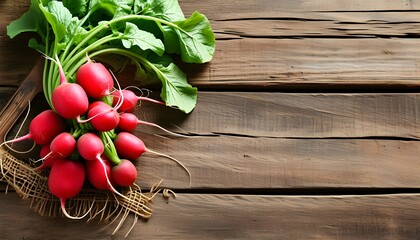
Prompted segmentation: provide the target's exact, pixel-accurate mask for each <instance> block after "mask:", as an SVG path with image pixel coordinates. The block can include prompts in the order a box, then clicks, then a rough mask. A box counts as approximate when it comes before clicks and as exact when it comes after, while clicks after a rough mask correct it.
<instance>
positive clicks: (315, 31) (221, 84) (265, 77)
mask: <svg viewBox="0 0 420 240" xmlns="http://www.w3.org/2000/svg"><path fill="white" fill-rule="evenodd" d="M3 2H4V3H2V5H0V13H1V14H2V16H4V17H3V18H4V19H5V20H4V21H2V22H1V24H2V25H0V27H1V30H0V36H1V38H0V53H1V54H0V66H1V71H0V78H1V79H2V84H3V85H14V86H18V84H19V83H20V82H21V81H22V79H23V78H24V76H26V74H27V73H28V72H29V70H30V69H31V67H32V65H33V64H34V63H35V58H36V56H39V53H37V52H35V51H34V50H32V49H29V48H27V47H22V46H26V45H27V43H26V42H27V40H28V38H29V37H30V36H31V35H25V36H19V37H18V38H17V39H14V40H10V39H9V38H8V36H7V35H6V32H5V31H6V28H5V27H6V25H7V24H8V22H10V21H11V20H13V19H14V18H16V17H18V16H20V14H21V13H22V12H24V11H25V10H26V9H27V5H28V2H27V1H23V0H21V1H18V2H16V1H3ZM207 2H208V3H207ZM328 2H329V4H327V3H324V1H322V2H320V3H309V2H307V1H298V2H296V1H282V2H280V3H279V2H278V1H265V2H264V4H261V2H260V1H251V0H248V1H241V2H237V1H230V2H229V3H224V4H223V9H222V10H221V8H220V5H219V4H220V2H219V1H206V4H201V3H200V4H198V3H191V2H185V1H182V2H181V4H182V6H183V7H185V10H184V12H185V13H186V14H188V13H191V12H192V11H193V10H195V9H200V10H202V12H203V13H205V14H206V16H208V18H209V19H210V21H211V22H212V26H213V28H214V31H215V32H216V33H217V37H218V42H217V52H216V55H215V59H214V60H213V61H212V62H211V63H210V64H206V65H199V66H190V65H188V66H184V67H183V69H184V71H186V72H187V73H188V76H189V79H190V81H191V82H192V83H193V84H194V85H196V86H198V87H200V88H202V89H206V88H224V89H225V88H230V89H238V88H239V89H245V88H247V86H253V88H254V89H275V88H281V89H291V88H292V89H296V88H298V89H302V88H308V87H312V88H313V87H317V88H318V89H325V88H332V87H336V88H337V87H338V88H343V87H357V88H363V89H364V90H366V89H367V88H368V87H370V86H371V85H372V84H375V86H376V88H389V87H390V86H392V87H400V88H406V87H420V85H419V78H418V76H417V75H418V74H417V72H418V71H419V69H418V61H417V58H416V57H417V56H418V55H419V50H418V48H417V46H418V45H419V41H418V40H417V39H411V38H410V39H401V38H399V39H381V38H379V39H378V38H376V37H377V36H379V37H386V38H390V37H405V36H409V37H412V36H416V35H418V34H419V31H418V29H419V28H418V25H419V21H418V20H417V19H419V14H418V12H416V11H413V12H401V11H407V10H413V9H414V10H415V9H418V7H419V6H418V5H419V4H418V3H416V2H414V3H412V2H410V1H401V2H398V3H394V2H392V1H374V2H375V3H373V2H371V1H369V3H367V2H363V1H350V2H349V3H338V2H337V1H332V0H331V1H328ZM343 9H345V10H346V11H345V12H340V10H343ZM387 10H393V11H387ZM326 11H329V12H326ZM348 11H350V12H348ZM366 11H368V12H366ZM369 11H371V12H369ZM394 11H397V12H394ZM294 37H301V38H304V39H301V40H296V39H290V38H294ZM313 37H317V38H316V39H312V38H313ZM319 37H321V39H320V38H319ZM337 37H351V38H357V40H355V39H337ZM366 37H370V38H369V39H364V38H366ZM372 37H374V38H372ZM308 38H309V39H308ZM224 39H225V40H224ZM338 46H339V48H338ZM122 77H123V76H122Z"/></svg>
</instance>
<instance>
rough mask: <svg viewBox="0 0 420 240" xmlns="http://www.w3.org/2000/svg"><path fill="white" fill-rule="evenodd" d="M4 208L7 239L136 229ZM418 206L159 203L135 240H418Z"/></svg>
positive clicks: (272, 199)
mask: <svg viewBox="0 0 420 240" xmlns="http://www.w3.org/2000/svg"><path fill="white" fill-rule="evenodd" d="M0 204H1V206H2V208H0V219H7V220H4V221H2V222H1V223H2V237H3V238H4V239H46V238H47V239H75V238H78V239H80V238H84V239H122V238H123V237H124V235H125V233H126V232H127V231H128V228H129V227H130V226H129V225H130V223H128V224H127V225H125V226H123V228H122V229H121V230H120V232H117V234H116V235H115V236H114V237H111V236H110V234H111V233H112V231H113V229H114V228H113V227H115V225H111V226H110V227H108V228H106V227H105V226H104V225H103V224H97V223H95V221H92V222H91V223H90V224H85V223H83V222H77V221H76V222H74V221H69V220H63V219H54V220H52V219H51V218H48V217H40V216H39V215H37V213H34V212H33V211H32V210H30V209H29V208H28V205H27V204H26V203H24V202H22V201H21V200H19V199H18V198H17V197H16V196H15V195H14V194H8V195H6V196H5V195H0ZM419 204H420V197H419V195H382V196H375V195H370V196H369V195H368V196H274V195H267V196H260V195H213V194H205V195H195V194H179V195H178V198H176V199H169V201H168V202H166V201H165V200H163V199H162V198H161V196H157V198H156V199H155V202H154V204H153V207H154V209H155V214H154V215H153V217H152V218H151V219H150V220H149V221H148V222H147V223H142V222H139V223H138V224H137V225H135V227H134V229H133V230H132V232H131V233H130V235H129V237H128V239H139V238H141V239H203V238H205V239H416V238H417V237H418V233H419V231H420V228H419V224H418V222H419V221H420V217H419V214H418V209H419V207H420V206H419Z"/></svg>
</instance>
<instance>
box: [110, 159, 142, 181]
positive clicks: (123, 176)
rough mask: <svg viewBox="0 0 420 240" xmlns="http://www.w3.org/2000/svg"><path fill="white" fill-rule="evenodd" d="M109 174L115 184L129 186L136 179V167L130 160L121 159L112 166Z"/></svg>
mask: <svg viewBox="0 0 420 240" xmlns="http://www.w3.org/2000/svg"><path fill="white" fill-rule="evenodd" d="M111 176H112V180H113V181H114V182H115V184H117V185H119V186H122V187H129V186H131V185H133V183H135V182H136V180H137V169H136V167H135V166H134V164H133V163H132V162H131V161H129V160H127V159H122V160H121V162H120V163H119V164H117V165H115V166H113V167H112V170H111Z"/></svg>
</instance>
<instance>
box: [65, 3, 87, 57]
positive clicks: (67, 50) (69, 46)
mask: <svg viewBox="0 0 420 240" xmlns="http://www.w3.org/2000/svg"><path fill="white" fill-rule="evenodd" d="M91 14H92V12H90V11H89V12H88V13H87V14H86V16H84V17H83V18H82V19H81V20H80V22H79V24H78V25H77V27H76V28H79V27H81V26H83V24H85V22H86V21H87V20H88V18H89V17H90V15H91ZM74 36H75V35H72V37H71V39H70V41H69V43H68V44H67V45H66V49H65V50H64V52H63V54H61V58H60V60H61V61H62V62H63V61H64V59H65V58H66V57H67V54H68V53H69V51H70V48H71V46H73V42H74V39H75V38H74Z"/></svg>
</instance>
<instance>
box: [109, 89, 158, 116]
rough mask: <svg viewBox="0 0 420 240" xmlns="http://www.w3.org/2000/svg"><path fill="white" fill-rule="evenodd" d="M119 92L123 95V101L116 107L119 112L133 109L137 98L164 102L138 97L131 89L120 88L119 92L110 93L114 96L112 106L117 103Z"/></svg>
mask: <svg viewBox="0 0 420 240" xmlns="http://www.w3.org/2000/svg"><path fill="white" fill-rule="evenodd" d="M121 94H122V95H123V102H122V104H121V106H120V107H119V108H118V111H119V112H133V111H134V109H135V108H136V107H137V103H138V101H139V100H145V101H149V102H153V103H157V104H165V103H164V102H161V101H157V100H154V99H151V98H147V97H139V96H137V95H136V94H135V93H134V92H133V91H131V90H128V89H124V90H121V92H120V91H115V92H113V93H112V95H113V96H114V100H113V103H112V105H113V106H117V105H118V103H119V101H120V99H121Z"/></svg>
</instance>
